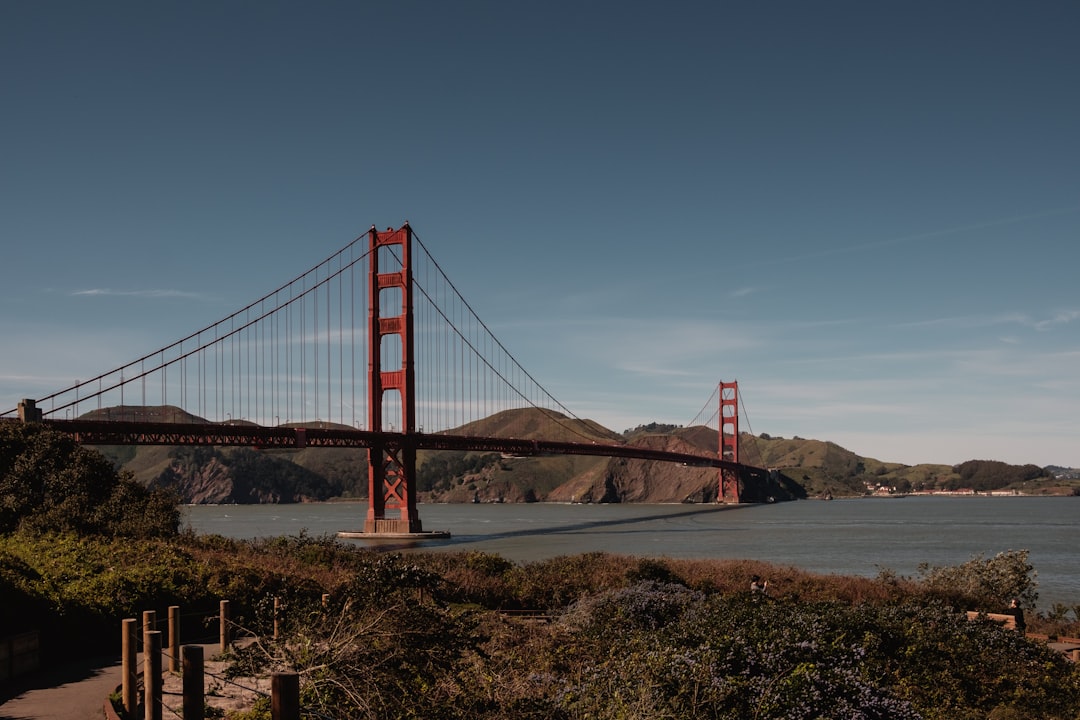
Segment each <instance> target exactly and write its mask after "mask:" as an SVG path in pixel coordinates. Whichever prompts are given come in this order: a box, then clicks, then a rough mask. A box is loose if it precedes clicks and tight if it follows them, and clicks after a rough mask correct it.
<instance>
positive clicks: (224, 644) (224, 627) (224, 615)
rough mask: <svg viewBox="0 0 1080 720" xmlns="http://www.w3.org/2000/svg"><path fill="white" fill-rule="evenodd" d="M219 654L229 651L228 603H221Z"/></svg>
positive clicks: (226, 601) (223, 601)
mask: <svg viewBox="0 0 1080 720" xmlns="http://www.w3.org/2000/svg"><path fill="white" fill-rule="evenodd" d="M220 620H221V652H222V653H223V654H224V653H225V652H226V651H228V649H229V601H228V600H222V601H221V612H220Z"/></svg>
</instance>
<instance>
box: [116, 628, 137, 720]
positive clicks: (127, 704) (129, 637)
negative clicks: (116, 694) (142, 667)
mask: <svg viewBox="0 0 1080 720" xmlns="http://www.w3.org/2000/svg"><path fill="white" fill-rule="evenodd" d="M122 632H123V639H122V649H121V655H122V657H121V660H120V665H121V673H122V675H121V684H120V697H121V701H122V702H123V704H124V712H125V713H127V716H128V717H129V718H133V717H135V711H136V709H137V708H138V707H139V662H138V659H139V620H138V618H127V619H126V620H124V622H123V630H122Z"/></svg>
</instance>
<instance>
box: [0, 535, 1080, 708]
mask: <svg viewBox="0 0 1080 720" xmlns="http://www.w3.org/2000/svg"><path fill="white" fill-rule="evenodd" d="M937 570H938V571H941V572H944V569H937ZM753 574H761V575H763V576H765V577H768V578H769V579H770V580H771V581H772V582H771V583H770V585H771V587H773V588H775V587H780V588H782V591H781V592H779V593H773V594H771V595H770V596H768V597H766V596H761V595H751V594H750V592H749V591H748V578H749V577H750V576H751V575H753ZM931 574H933V571H931ZM968 575H974V576H978V577H979V578H981V580H980V582H978V583H974V584H972V583H968V582H966V581H964V580H963V578H965V577H966V576H968ZM1033 583H1034V578H1033V577H1032V573H1031V570H1030V566H1028V565H1026V562H1025V556H1024V555H1021V554H1018V555H1016V556H1013V557H998V558H992V559H990V560H981V559H976V560H974V561H972V563H969V564H967V565H965V566H962V567H961V568H955V569H953V570H952V571H951V574H950V576H949V581H948V582H944V583H938V582H935V581H932V580H930V579H925V578H924V579H921V580H920V579H905V578H897V577H893V576H889V575H887V574H883V575H882V576H881V577H879V578H876V579H870V578H847V577H837V576H815V575H812V574H808V573H802V572H800V571H798V570H795V569H791V568H776V567H770V566H768V565H766V564H763V563H759V562H749V561H704V560H658V559H637V558H631V557H623V556H614V555H607V554H602V553H592V554H586V555H577V556H567V557H559V558H554V559H551V560H546V561H542V562H537V563H530V564H527V565H518V564H515V563H511V562H508V561H506V560H504V559H503V558H501V557H499V556H497V555H490V554H485V553H476V552H473V553H463V554H446V553H420V554H416V555H410V556H407V557H406V556H402V555H397V554H380V553H377V552H374V551H369V550H359V549H356V548H354V547H351V546H346V545H343V544H340V543H338V542H337V541H336V540H334V539H333V538H328V537H320V538H316V537H309V536H306V535H300V536H298V537H283V538H276V539H272V540H264V541H232V540H227V539H224V538H221V537H215V536H194V535H190V534H182V535H181V536H179V537H177V538H174V539H171V540H162V539H147V540H140V541H134V542H133V541H119V540H115V539H110V538H90V537H84V538H76V537H73V536H70V535H62V536H58V535H53V536H33V535H28V534H25V533H15V534H10V535H7V536H4V537H2V538H0V602H3V604H4V607H5V608H8V607H12V606H11V605H9V602H10V601H11V600H13V599H14V598H15V596H16V595H17V596H18V598H19V599H20V601H21V602H22V607H23V608H25V607H26V606H27V605H29V606H30V607H31V608H36V609H38V610H39V611H40V615H39V617H41V618H44V617H49V618H52V625H54V626H64V627H65V628H66V631H67V632H70V631H71V629H72V628H74V627H78V629H79V633H80V635H81V636H82V637H87V636H90V637H96V638H98V639H99V642H102V643H110V642H112V643H115V642H116V641H117V640H116V638H117V637H118V635H119V621H120V620H121V619H122V618H124V617H137V615H138V613H139V612H140V611H141V610H143V609H158V610H159V611H162V610H164V608H165V607H166V606H167V605H171V604H177V605H180V606H182V608H183V609H184V612H185V615H189V614H190V613H191V611H198V610H203V611H206V612H207V613H208V614H210V613H212V612H213V610H214V608H215V607H216V603H217V600H218V599H221V598H228V599H230V600H231V602H232V605H233V608H234V610H235V612H236V613H237V620H236V621H237V624H238V625H239V626H240V628H241V629H242V630H243V631H246V632H248V633H250V634H254V635H258V636H259V637H260V641H259V642H258V643H255V644H253V645H250V646H248V647H246V648H244V649H242V650H236V651H234V653H233V655H232V657H231V661H230V669H229V673H230V674H232V675H233V676H250V675H261V674H264V673H270V672H275V671H291V672H298V673H299V674H300V676H301V692H302V702H303V704H304V706H305V708H306V709H307V710H309V711H310V712H311V713H313V714H315V715H319V714H321V715H323V716H327V717H334V718H338V719H339V720H344V719H346V718H415V717H431V718H584V717H593V718H636V717H660V718H746V717H784V718H808V719H809V718H819V717H864V718H930V719H944V718H949V719H950V720H951V719H953V718H961V719H965V718H971V719H974V718H990V717H995V718H1001V717H1015V718H1049V719H1051V720H1052V719H1054V718H1060V719H1061V720H1076V718H1077V714H1076V709H1077V708H1078V707H1080V671H1078V666H1077V665H1075V664H1073V663H1070V662H1069V661H1068V660H1067V659H1065V658H1064V656H1062V655H1060V654H1058V653H1055V652H1053V651H1051V650H1049V649H1048V648H1047V647H1046V645H1045V644H1044V643H1041V642H1037V641H1032V640H1027V639H1025V638H1023V637H1022V636H1021V635H1019V634H1018V633H1015V632H1011V631H1006V630H1003V629H1002V628H1001V627H999V626H998V625H996V624H994V623H992V622H990V621H976V622H969V621H967V620H966V618H965V615H964V614H963V613H962V612H960V610H964V609H989V610H1000V607H999V605H998V604H997V601H996V598H997V597H1000V596H1001V595H1002V593H1005V594H1008V593H1009V592H1011V591H1016V594H1018V595H1020V596H1021V597H1026V596H1028V595H1026V594H1025V593H1026V591H1027V590H1030V589H1031V587H1032V586H1033ZM975 586H978V587H980V588H982V589H980V590H979V591H977V592H976V594H975V595H973V596H969V595H968V594H967V593H968V590H967V588H969V587H975ZM324 593H329V595H330V598H331V599H330V602H329V603H326V604H324V603H323V602H322V595H323V594H324ZM984 594H985V595H986V597H983V595H984ZM991 596H992V597H993V598H994V600H993V602H994V603H995V604H994V605H992V606H990V607H985V606H984V605H982V603H985V602H991V600H990V597H991ZM274 597H277V598H279V599H281V600H283V601H284V605H285V610H284V615H283V616H282V617H280V618H279V621H280V627H281V631H282V632H281V633H280V635H279V637H278V639H277V640H274V639H272V628H273V612H272V607H273V603H272V598H274ZM515 611H517V612H515ZM521 611H526V612H524V613H523V612H521ZM1048 622H1049V621H1048V620H1047V619H1045V618H1033V622H1032V623H1031V624H1032V625H1035V624H1036V623H1042V626H1041V628H1042V629H1043V630H1046V629H1048V628H1049V625H1048ZM1058 628H1059V632H1071V633H1076V632H1078V631H1080V623H1078V622H1076V621H1075V620H1074V619H1071V618H1070V619H1067V620H1062V621H1059V624H1058ZM56 637H57V641H59V637H61V636H60V635H57V636H56ZM1008 713H1012V714H1008ZM237 717H245V718H250V719H251V720H255V719H262V718H269V717H270V713H269V708H268V706H266V705H264V704H262V703H257V704H256V706H255V707H253V708H251V709H250V710H249V711H247V712H245V713H244V714H243V715H238V716H237Z"/></svg>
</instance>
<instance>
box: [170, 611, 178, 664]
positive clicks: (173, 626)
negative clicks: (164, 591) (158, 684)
mask: <svg viewBox="0 0 1080 720" xmlns="http://www.w3.org/2000/svg"><path fill="white" fill-rule="evenodd" d="M179 670H180V606H179V605H170V606H169V672H178V671H179Z"/></svg>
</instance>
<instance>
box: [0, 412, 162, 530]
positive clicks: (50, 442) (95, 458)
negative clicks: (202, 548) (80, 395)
mask: <svg viewBox="0 0 1080 720" xmlns="http://www.w3.org/2000/svg"><path fill="white" fill-rule="evenodd" d="M179 524H180V513H179V510H178V508H177V498H176V496H175V495H173V494H171V493H168V492H163V491H153V490H147V489H146V488H145V487H143V486H142V485H140V484H139V483H137V482H135V480H134V479H133V478H132V477H131V475H130V474H118V473H117V472H116V471H115V470H114V469H113V466H112V464H111V463H109V462H108V461H107V460H106V459H105V458H104V457H102V456H101V455H100V454H99V453H96V452H94V451H92V450H87V449H85V448H83V447H81V446H79V445H78V444H77V443H76V442H75V441H74V440H73V439H72V438H71V437H70V436H68V435H65V434H63V433H59V432H55V431H53V430H49V429H47V428H45V427H44V426H42V425H36V424H21V423H18V424H17V423H0V533H7V532H12V531H15V530H22V531H25V532H29V533H36V534H44V533H54V532H60V533H76V534H104V535H120V536H127V537H164V536H170V535H175V534H176V532H177V528H178V527H179Z"/></svg>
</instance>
